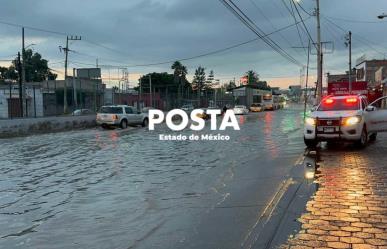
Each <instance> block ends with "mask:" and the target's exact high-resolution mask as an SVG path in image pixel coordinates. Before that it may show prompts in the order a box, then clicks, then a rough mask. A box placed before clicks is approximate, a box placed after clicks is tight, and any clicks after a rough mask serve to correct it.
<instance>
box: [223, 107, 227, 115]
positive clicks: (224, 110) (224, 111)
mask: <svg viewBox="0 0 387 249" xmlns="http://www.w3.org/2000/svg"><path fill="white" fill-rule="evenodd" d="M226 111H227V106H223V114H225V113H226Z"/></svg>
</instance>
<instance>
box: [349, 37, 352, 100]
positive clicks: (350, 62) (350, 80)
mask: <svg viewBox="0 0 387 249" xmlns="http://www.w3.org/2000/svg"><path fill="white" fill-rule="evenodd" d="M348 47H349V63H348V65H349V71H348V82H349V87H348V88H349V94H351V93H352V32H351V31H349V32H348Z"/></svg>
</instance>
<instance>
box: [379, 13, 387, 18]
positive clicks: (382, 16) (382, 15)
mask: <svg viewBox="0 0 387 249" xmlns="http://www.w3.org/2000/svg"><path fill="white" fill-rule="evenodd" d="M385 17H387V14H384V13H382V14H381V15H378V18H379V19H383V18H385Z"/></svg>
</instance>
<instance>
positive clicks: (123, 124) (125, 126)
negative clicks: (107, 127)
mask: <svg viewBox="0 0 387 249" xmlns="http://www.w3.org/2000/svg"><path fill="white" fill-rule="evenodd" d="M120 127H121V129H126V128H127V127H128V121H126V119H123V120H122V121H121V123H120Z"/></svg>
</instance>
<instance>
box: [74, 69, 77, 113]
mask: <svg viewBox="0 0 387 249" xmlns="http://www.w3.org/2000/svg"><path fill="white" fill-rule="evenodd" d="M75 70H76V69H75V68H73V99H74V104H75V107H76V108H78V98H77V82H76V81H75Z"/></svg>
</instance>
